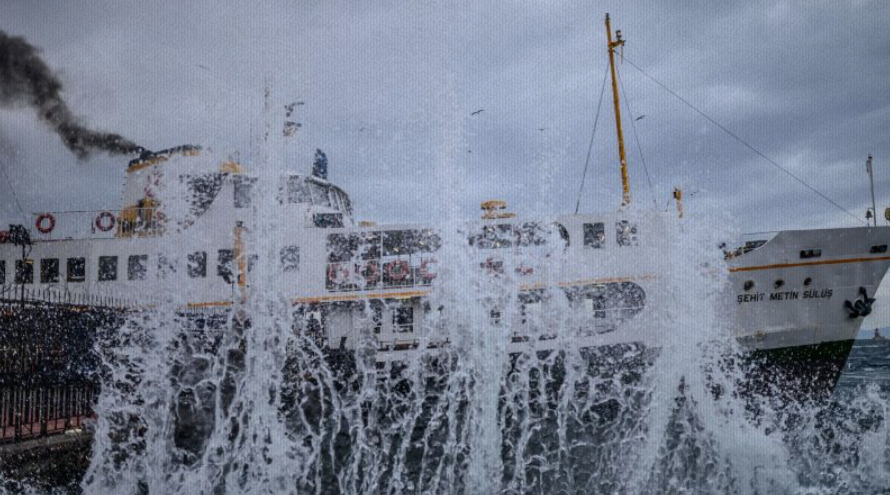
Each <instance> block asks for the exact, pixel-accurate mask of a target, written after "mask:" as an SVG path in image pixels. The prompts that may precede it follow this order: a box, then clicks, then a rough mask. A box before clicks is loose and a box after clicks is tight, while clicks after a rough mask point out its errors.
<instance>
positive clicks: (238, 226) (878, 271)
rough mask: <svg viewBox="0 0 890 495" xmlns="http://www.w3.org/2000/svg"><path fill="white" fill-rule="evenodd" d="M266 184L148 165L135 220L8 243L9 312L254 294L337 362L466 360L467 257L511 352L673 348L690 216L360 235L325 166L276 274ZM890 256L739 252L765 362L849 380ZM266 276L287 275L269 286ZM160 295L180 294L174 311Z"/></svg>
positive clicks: (222, 163) (284, 237)
mask: <svg viewBox="0 0 890 495" xmlns="http://www.w3.org/2000/svg"><path fill="white" fill-rule="evenodd" d="M606 23H607V31H608V43H609V44H608V47H609V56H610V62H611V64H612V90H613V97H614V101H615V102H616V105H615V106H614V113H615V118H616V122H617V129H618V142H619V154H620V157H621V158H620V160H621V171H622V174H621V175H622V180H623V187H624V205H623V206H627V205H628V204H629V202H630V193H629V187H628V179H627V166H626V158H625V153H624V145H623V137H622V134H621V121H620V108H619V105H617V102H618V88H617V85H616V80H615V69H614V53H615V51H616V49H617V48H618V47H620V46H621V45H622V44H623V42H624V41H623V40H622V39H621V37H620V34H618V35H617V37H616V39H615V40H614V41H613V38H612V31H611V27H609V21H608V17H607V21H606ZM618 33H620V31H619V32H618ZM259 179H260V178H259V177H257V176H252V175H251V174H249V173H247V172H246V171H245V169H244V167H243V166H242V165H241V164H240V163H237V162H236V161H233V160H216V159H215V158H214V157H213V156H212V155H211V154H209V153H207V152H206V151H205V150H203V149H202V148H201V147H199V146H180V147H177V148H171V149H167V150H163V151H159V152H146V153H143V155H142V156H140V157H139V158H137V159H134V160H132V161H131V162H130V163H129V165H128V167H127V171H126V179H125V184H124V192H123V207H122V208H121V209H115V210H104V211H78V212H39V213H36V214H34V216H33V218H32V223H31V225H27V226H11V227H10V229H9V230H8V231H6V232H2V233H0V299H3V300H6V301H19V300H35V301H46V302H53V301H58V302H63V303H68V304H73V305H76V306H79V307H84V308H87V307H90V306H93V305H107V304H110V303H109V301H111V303H113V304H114V305H117V306H120V307H122V308H128V309H134V310H138V309H146V308H151V307H154V306H155V305H157V304H158V303H159V302H160V301H161V300H162V299H163V300H165V301H168V302H169V301H171V300H172V304H173V305H174V306H175V307H176V309H177V311H180V312H182V313H183V314H186V313H188V314H196V315H202V316H201V318H205V316H206V315H207V314H228V312H230V311H232V309H233V308H235V307H237V306H238V305H239V304H241V302H243V300H244V298H245V297H246V294H248V293H249V291H250V290H251V288H257V287H260V286H262V287H265V288H268V287H273V288H275V289H276V290H278V291H280V292H281V293H280V297H283V298H285V299H286V300H287V301H289V302H290V304H292V305H293V314H294V319H295V321H294V328H295V331H297V332H301V333H303V334H304V335H310V336H312V338H313V339H315V340H316V342H317V343H318V344H319V346H320V347H321V348H323V349H325V350H327V351H329V352H331V353H338V352H351V351H354V350H355V349H357V348H358V347H359V346H360V345H361V346H364V345H366V343H367V342H371V346H372V347H374V348H375V350H376V359H377V360H378V361H379V362H387V361H393V360H399V359H404V358H405V357H406V356H408V355H410V354H411V353H412V352H415V353H416V351H418V350H422V349H428V348H437V347H442V346H448V345H452V342H451V341H450V338H449V337H448V334H447V333H442V332H440V331H437V329H436V328H435V325H431V324H426V323H424V322H429V321H432V319H430V318H426V315H429V314H430V313H431V312H435V311H439V310H440V308H439V306H436V305H435V304H434V299H435V298H436V297H437V296H436V286H437V278H438V277H439V276H440V275H442V274H443V272H442V270H443V268H448V267H443V264H442V263H443V255H444V254H445V252H444V251H443V245H444V244H445V243H448V242H458V243H465V245H466V253H468V254H466V256H465V257H464V259H463V263H464V265H465V266H464V267H463V268H465V269H472V270H476V271H477V272H478V274H479V276H480V277H488V279H490V280H494V281H495V282H494V284H495V285H501V286H510V287H514V288H515V289H516V290H515V292H516V294H514V295H507V296H504V297H501V298H500V299H498V298H497V297H493V298H492V300H491V301H490V307H489V308H488V309H487V310H488V315H489V318H490V320H491V321H490V323H491V324H493V325H503V326H509V328H510V335H509V339H508V340H509V342H507V343H506V344H505V345H506V347H507V350H508V351H509V352H514V353H519V352H528V351H535V350H547V349H554V348H557V347H561V346H565V345H566V344H565V343H566V342H567V341H570V342H571V345H573V346H613V345H623V344H643V345H646V346H653V347H658V346H659V345H660V344H662V343H663V339H666V338H671V337H670V336H666V335H661V334H659V333H658V332H653V331H652V326H651V325H648V324H647V322H648V321H651V318H654V317H656V315H658V314H660V312H662V311H664V310H665V309H666V307H667V305H669V304H670V302H669V301H670V292H671V290H672V287H671V283H672V281H671V280H670V276H669V275H666V274H665V273H663V266H664V265H663V262H662V260H664V259H665V258H666V257H667V256H669V253H672V252H673V251H672V250H674V249H679V247H677V246H674V245H672V243H671V239H672V238H674V236H675V233H676V231H677V228H678V225H679V223H680V222H682V220H681V219H679V218H678V216H677V215H675V214H668V213H664V212H635V213H631V212H629V211H626V210H623V209H622V210H618V211H616V212H611V213H605V214H578V215H562V216H558V217H556V218H551V219H546V220H541V219H534V218H517V217H514V216H512V215H511V214H508V213H506V212H505V206H506V205H505V204H504V203H502V202H496V201H494V202H487V203H485V204H483V210H484V215H483V219H482V220H481V221H478V222H470V223H467V224H466V225H465V226H464V227H462V228H461V229H459V231H458V232H444V231H443V230H442V229H441V228H439V227H436V226H434V225H425V224H416V225H415V224H396V225H386V226H375V225H367V224H362V223H359V222H356V220H355V218H354V213H353V208H352V203H351V201H350V198H349V195H348V193H347V192H346V191H344V190H343V189H342V188H340V187H338V186H337V185H335V184H333V183H332V182H331V181H329V180H328V177H327V169H326V162H320V163H319V166H318V167H316V170H314V171H313V173H312V174H299V173H293V174H284V175H282V176H281V177H278V178H277V179H276V182H275V188H276V189H275V191H276V192H277V195H278V196H277V198H275V200H272V201H267V202H268V203H270V204H271V205H272V206H273V207H274V210H275V213H274V214H275V216H276V220H275V221H276V222H277V223H276V227H277V228H278V229H279V233H280V235H279V236H276V238H275V239H274V240H270V241H269V242H277V243H278V244H277V245H274V246H271V249H266V250H265V251H264V253H265V255H270V253H271V255H273V256H274V257H275V258H277V259H272V260H270V259H265V260H263V259H262V258H261V254H262V253H259V252H256V251H255V250H253V249H254V248H253V247H252V246H250V245H248V244H247V243H246V239H247V238H248V237H249V235H250V234H251V232H253V233H254V234H255V232H254V231H252V230H251V229H253V228H254V225H256V222H257V217H256V215H257V212H258V211H259V210H258V209H257V208H258V203H259V202H258V199H259V198H257V197H256V194H255V191H254V189H256V187H257V185H258V180H259ZM678 199H679V197H678ZM177 202H178V203H177ZM174 204H179V205H180V206H177V207H173V206H174ZM182 205H185V206H182ZM455 239H457V241H455ZM888 244H890V228H887V227H865V228H845V229H840V228H839V229H820V230H798V231H782V232H776V233H772V234H769V235H762V236H755V237H754V238H751V239H748V240H747V241H745V242H744V244H742V245H741V246H740V247H739V248H737V249H726V248H724V253H725V259H726V267H725V270H726V271H727V273H728V277H729V287H730V288H731V289H730V290H731V294H730V296H731V300H730V301H729V305H730V306H732V307H733V308H734V310H733V311H734V313H733V314H731V315H730V319H731V321H732V326H733V330H734V332H735V337H736V338H737V339H738V341H739V342H740V343H741V344H742V345H743V346H745V347H746V348H748V349H751V350H752V351H753V352H754V354H758V353H760V354H762V355H764V356H768V357H770V359H772V358H771V356H779V357H780V360H781V361H783V362H784V361H788V360H790V361H791V362H794V363H799V362H806V363H808V364H807V366H808V368H807V369H808V370H826V369H829V370H831V374H832V375H833V376H834V377H835V378H836V376H837V373H839V371H840V369H841V368H842V367H843V363H844V362H845V360H846V356H847V354H848V353H849V348H850V346H851V345H852V342H853V339H854V338H855V335H856V333H857V331H858V330H859V326H860V324H861V321H862V318H863V317H865V316H867V315H868V314H869V313H870V312H871V309H872V304H873V303H874V294H875V291H876V289H877V287H878V286H879V285H880V283H881V280H882V278H883V277H884V274H885V273H886V271H887V269H888V267H890V253H888V252H887V247H888ZM258 262H265V263H268V266H275V267H276V268H275V269H274V270H271V271H267V272H264V273H263V276H264V277H267V278H264V279H263V280H262V282H261V283H260V282H259V281H257V280H254V277H255V274H254V272H255V267H256V266H257V263H258ZM157 280H166V281H167V282H166V283H167V284H168V285H169V284H172V285H174V286H175V287H176V291H175V293H174V294H164V295H163V297H162V295H160V294H158V293H157V287H159V285H158V283H156V282H153V281H157ZM554 291H556V292H554ZM554 293H558V294H562V295H564V296H565V297H564V298H563V300H562V301H560V302H559V303H558V304H562V305H563V306H561V307H563V308H565V307H567V308H568V309H569V310H570V311H571V312H572V315H571V318H573V320H572V324H571V325H569V326H567V327H566V328H569V327H570V328H571V329H572V330H571V334H566V335H559V334H555V333H554V332H553V331H552V329H551V327H550V326H548V325H546V322H545V320H543V319H542V318H545V317H544V316H542V315H546V314H548V308H550V307H552V306H550V305H552V304H557V303H556V302H552V301H551V300H552V299H553V297H552V295H553V294H554ZM177 298H179V299H177ZM505 305H510V307H506V306H505ZM774 364H775V362H774V361H769V363H768V365H769V366H773V365H774ZM804 372H805V373H806V372H808V371H804ZM820 372H821V371H820Z"/></svg>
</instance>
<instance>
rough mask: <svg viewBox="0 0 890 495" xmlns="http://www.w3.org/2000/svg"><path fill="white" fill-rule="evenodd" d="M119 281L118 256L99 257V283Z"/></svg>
mask: <svg viewBox="0 0 890 495" xmlns="http://www.w3.org/2000/svg"><path fill="white" fill-rule="evenodd" d="M114 280H117V256H99V282H111V281H114Z"/></svg>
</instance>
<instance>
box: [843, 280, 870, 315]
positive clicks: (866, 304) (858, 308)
mask: <svg viewBox="0 0 890 495" xmlns="http://www.w3.org/2000/svg"><path fill="white" fill-rule="evenodd" d="M874 302H875V299H874V298H873V297H868V291H866V290H865V287H860V288H859V298H858V299H856V302H850V301H849V300H848V301H845V302H844V308H846V309H847V313H849V314H850V318H859V317H860V316H861V317H863V318H865V317H866V316H868V315H869V314H871V306H872V304H874Z"/></svg>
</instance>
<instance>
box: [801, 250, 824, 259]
mask: <svg viewBox="0 0 890 495" xmlns="http://www.w3.org/2000/svg"><path fill="white" fill-rule="evenodd" d="M820 256H822V250H821V249H802V250H801V251H800V257H801V258H802V259H806V258H818V257H820Z"/></svg>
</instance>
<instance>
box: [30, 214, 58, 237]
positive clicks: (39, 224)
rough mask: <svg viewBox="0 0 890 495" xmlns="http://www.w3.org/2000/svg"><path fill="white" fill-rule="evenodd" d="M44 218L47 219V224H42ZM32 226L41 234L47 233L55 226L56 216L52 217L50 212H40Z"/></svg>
mask: <svg viewBox="0 0 890 495" xmlns="http://www.w3.org/2000/svg"><path fill="white" fill-rule="evenodd" d="M44 220H49V225H44V223H43V221H44ZM34 226H35V227H37V231H38V232H40V233H41V234H49V233H50V232H52V231H53V229H54V228H56V217H54V216H53V214H52V213H41V214H40V215H38V216H37V221H36V222H34Z"/></svg>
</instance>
